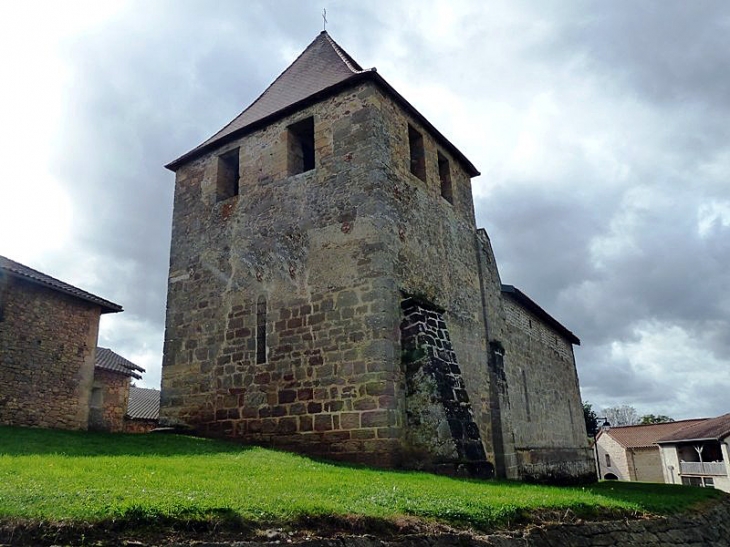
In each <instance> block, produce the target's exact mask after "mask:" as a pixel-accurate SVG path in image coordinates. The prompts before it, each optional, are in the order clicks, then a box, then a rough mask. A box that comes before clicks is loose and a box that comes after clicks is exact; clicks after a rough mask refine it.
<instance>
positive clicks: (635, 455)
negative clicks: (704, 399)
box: [594, 419, 706, 482]
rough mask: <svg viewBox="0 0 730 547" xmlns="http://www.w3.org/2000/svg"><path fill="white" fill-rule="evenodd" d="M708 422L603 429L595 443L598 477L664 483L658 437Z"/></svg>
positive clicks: (694, 421)
mask: <svg viewBox="0 0 730 547" xmlns="http://www.w3.org/2000/svg"><path fill="white" fill-rule="evenodd" d="M705 421H706V420H705V419H697V420H680V421H677V422H666V423H662V424H647V425H627V426H620V427H612V428H610V429H602V430H601V431H599V433H598V435H597V436H596V443H595V445H594V458H595V460H596V471H597V472H598V478H599V479H604V480H620V481H640V482H665V479H664V473H663V469H662V459H661V456H660V454H659V446H658V445H657V444H656V442H657V440H659V439H661V438H663V437H666V436H668V435H670V434H673V433H676V432H678V431H680V430H683V429H684V428H686V427H689V426H693V425H696V424H700V423H703V422H705Z"/></svg>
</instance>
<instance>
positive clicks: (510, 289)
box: [502, 284, 580, 346]
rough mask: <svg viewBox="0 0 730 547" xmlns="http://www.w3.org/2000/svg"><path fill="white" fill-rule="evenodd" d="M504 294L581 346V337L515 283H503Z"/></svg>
mask: <svg viewBox="0 0 730 547" xmlns="http://www.w3.org/2000/svg"><path fill="white" fill-rule="evenodd" d="M502 294H503V295H505V296H507V297H509V298H511V299H512V300H513V301H514V302H516V303H517V304H519V305H521V306H522V307H523V308H525V309H526V310H528V311H530V312H532V313H533V314H535V316H536V317H538V318H539V319H540V320H542V321H544V322H545V323H546V324H547V325H548V326H550V327H551V328H553V329H554V330H555V331H556V332H557V333H558V334H560V335H561V336H562V337H563V338H565V339H566V340H567V341H568V342H570V343H571V344H576V345H578V346H580V339H579V338H578V337H577V336H576V335H575V334H573V333H572V332H570V331H569V330H568V329H567V328H566V327H564V326H563V324H562V323H560V321H558V320H557V319H555V318H554V317H553V316H552V315H550V314H549V313H548V312H546V311H545V310H543V309H542V308H541V307H540V306H539V305H538V304H537V303H536V302H535V301H534V300H533V299H532V298H530V297H529V296H527V295H526V294H525V293H523V292H522V291H521V290H520V289H518V288H517V287H515V286H514V285H505V284H502Z"/></svg>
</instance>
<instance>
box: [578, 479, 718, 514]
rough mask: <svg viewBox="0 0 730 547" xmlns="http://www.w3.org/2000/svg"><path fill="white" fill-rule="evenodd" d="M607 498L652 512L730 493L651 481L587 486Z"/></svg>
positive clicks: (677, 509) (675, 509) (689, 505)
mask: <svg viewBox="0 0 730 547" xmlns="http://www.w3.org/2000/svg"><path fill="white" fill-rule="evenodd" d="M585 489H586V490H588V491H590V492H592V493H594V494H596V495H599V496H603V497H605V498H610V499H614V500H619V501H624V502H629V503H634V504H636V505H638V506H639V507H641V508H642V509H643V510H644V511H648V512H650V513H660V514H672V513H678V512H680V511H684V510H686V509H688V508H692V507H696V506H700V505H702V504H704V503H707V502H709V501H711V500H720V499H722V498H726V499H730V496H728V494H726V493H725V492H722V491H721V490H715V489H714V488H698V487H693V486H682V485H676V484H659V483H648V482H617V481H602V482H599V483H596V484H592V485H590V486H586V487H585Z"/></svg>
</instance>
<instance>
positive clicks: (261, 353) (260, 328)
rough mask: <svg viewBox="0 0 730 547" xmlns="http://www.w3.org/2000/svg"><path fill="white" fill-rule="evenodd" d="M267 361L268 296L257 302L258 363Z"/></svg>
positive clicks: (260, 298) (260, 297)
mask: <svg viewBox="0 0 730 547" xmlns="http://www.w3.org/2000/svg"><path fill="white" fill-rule="evenodd" d="M265 362H266V298H264V297H263V296H259V299H258V302H257V303H256V364H258V365H260V364H262V363H265Z"/></svg>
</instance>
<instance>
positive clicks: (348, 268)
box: [161, 32, 593, 480]
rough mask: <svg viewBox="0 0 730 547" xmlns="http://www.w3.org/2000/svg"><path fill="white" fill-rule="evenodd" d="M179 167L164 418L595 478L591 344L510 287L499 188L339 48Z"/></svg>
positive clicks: (460, 463) (453, 467)
mask: <svg viewBox="0 0 730 547" xmlns="http://www.w3.org/2000/svg"><path fill="white" fill-rule="evenodd" d="M167 167H168V169H170V170H172V171H174V172H175V174H176V181H175V204H174V215H173V229H172V247H171V257H170V277H169V289H168V303H167V325H166V335H165V352H164V361H163V372H162V408H161V420H162V421H163V422H165V423H167V424H170V425H187V426H190V427H192V428H194V429H195V430H196V431H198V432H199V433H201V434H203V435H210V436H226V437H235V438H238V439H241V440H242V441H245V442H253V443H259V444H264V445H268V446H275V447H280V448H285V449H291V450H296V451H300V452H305V453H309V454H313V455H317V456H323V457H328V458H335V459H342V460H346V461H357V462H365V463H371V464H376V465H381V466H404V467H416V468H423V469H430V470H437V471H444V472H460V471H468V472H470V473H472V474H475V475H479V476H493V475H495V474H496V475H498V476H506V477H511V478H527V479H536V480H540V479H550V478H563V479H571V478H572V479H575V478H581V477H586V476H591V474H592V472H593V471H592V460H591V457H590V453H589V451H588V448H587V441H586V433H585V426H584V422H583V414H582V406H581V401H580V395H579V391H578V380H577V375H576V369H575V362H574V359H573V350H572V344H574V343H578V339H577V338H576V337H575V336H574V335H573V334H572V333H571V332H570V331H568V330H567V329H566V328H565V327H563V326H562V325H560V323H558V322H557V321H556V320H555V319H553V318H552V317H550V316H549V315H548V314H547V313H546V312H545V311H543V310H542V309H541V308H540V307H539V306H538V305H537V304H535V303H534V302H532V300H530V299H529V298H528V297H527V296H525V295H524V294H523V293H522V292H520V291H519V290H518V289H515V288H514V287H511V286H506V285H502V284H501V281H500V279H499V274H498V272H497V267H496V263H495V261H494V256H493V254H492V251H491V245H490V243H489V239H488V237H487V235H486V232H484V231H483V230H477V229H476V224H475V218H474V206H473V202H472V193H471V177H474V176H477V175H478V174H479V172H478V171H477V170H476V168H475V167H474V165H472V163H471V162H470V161H469V160H468V159H467V158H466V157H465V156H464V155H463V154H462V153H461V152H460V151H459V150H458V149H457V148H456V147H455V146H454V145H453V144H452V143H451V142H449V141H448V140H447V139H446V138H445V137H444V136H443V135H442V134H441V133H440V132H439V131H438V130H437V129H436V128H435V127H434V126H433V125H431V124H430V123H429V122H428V120H426V119H425V118H424V117H423V116H422V115H421V114H420V113H419V112H418V111H417V110H416V109H415V108H414V107H413V106H412V105H411V104H410V103H409V102H408V101H407V100H406V99H405V98H404V97H402V96H401V95H400V94H399V93H398V92H397V91H395V90H394V89H393V88H392V87H391V86H390V85H389V84H388V83H387V82H386V81H385V80H384V79H383V78H382V77H381V76H380V75H379V74H378V73H377V72H376V70H375V69H369V70H363V69H362V68H361V67H360V65H358V64H357V62H355V61H354V60H353V59H352V58H351V57H350V56H349V55H348V54H347V53H346V52H345V51H344V50H343V49H342V48H340V47H339V46H338V45H337V44H336V43H335V42H334V41H333V40H332V38H331V37H330V36H329V35H328V34H327V33H326V32H322V33H321V34H319V35H318V36H317V38H316V39H315V40H314V41H313V42H312V43H311V44H310V45H309V46H308V47H307V48H306V49H305V50H304V52H303V53H302V54H301V55H300V56H299V57H298V58H297V59H296V60H295V61H294V62H293V63H292V64H291V65H290V66H289V67H288V68H287V69H286V70H285V71H284V72H283V73H282V74H281V75H280V76H279V77H278V78H277V79H276V80H275V81H274V82H273V83H272V84H271V85H270V86H269V87H268V88H267V89H266V90H265V91H264V93H263V94H262V95H261V96H260V97H259V98H258V99H256V101H254V102H253V104H251V106H249V107H248V108H247V109H246V110H244V111H243V112H242V113H241V114H240V115H239V116H237V117H236V118H235V119H234V120H233V121H231V122H230V123H229V124H228V125H227V126H225V127H224V128H223V129H221V130H220V131H219V132H218V133H216V134H215V135H213V136H212V137H211V138H210V139H208V140H207V141H205V142H204V143H203V144H201V145H200V146H198V147H197V148H195V149H193V150H192V151H190V152H188V153H187V154H185V155H183V156H181V157H180V158H178V159H177V160H175V161H173V162H172V163H170V164H169V165H168V166H167Z"/></svg>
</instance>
